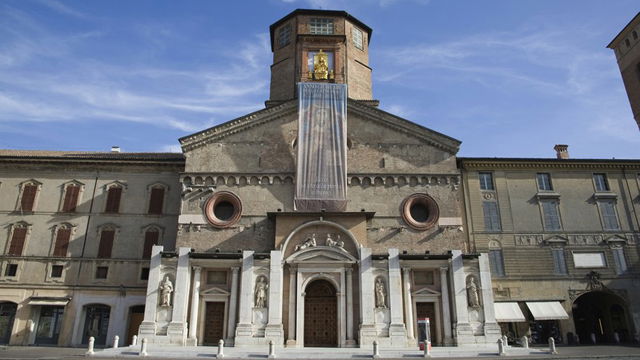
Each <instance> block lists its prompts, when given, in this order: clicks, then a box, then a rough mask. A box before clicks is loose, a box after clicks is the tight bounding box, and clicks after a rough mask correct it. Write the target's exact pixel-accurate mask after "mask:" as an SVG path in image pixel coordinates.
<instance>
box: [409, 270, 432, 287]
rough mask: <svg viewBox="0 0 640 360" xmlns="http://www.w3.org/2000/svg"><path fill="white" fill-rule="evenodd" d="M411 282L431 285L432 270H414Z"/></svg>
mask: <svg viewBox="0 0 640 360" xmlns="http://www.w3.org/2000/svg"><path fill="white" fill-rule="evenodd" d="M413 283H414V284H416V285H433V271H414V272H413Z"/></svg>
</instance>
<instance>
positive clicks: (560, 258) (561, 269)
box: [551, 249, 567, 275]
mask: <svg viewBox="0 0 640 360" xmlns="http://www.w3.org/2000/svg"><path fill="white" fill-rule="evenodd" d="M551 253H552V254H553V272H554V274H556V275H566V274H567V264H566V262H565V260H564V249H552V250H551Z"/></svg>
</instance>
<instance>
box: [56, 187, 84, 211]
mask: <svg viewBox="0 0 640 360" xmlns="http://www.w3.org/2000/svg"><path fill="white" fill-rule="evenodd" d="M69 185H75V186H79V187H80V190H79V191H78V198H77V199H76V210H75V212H76V213H77V212H78V205H79V204H81V203H82V195H84V190H85V185H84V184H83V183H81V182H80V181H78V180H71V181H67V182H65V183H64V184H62V189H61V190H62V196H61V197H60V203H59V204H58V212H63V211H64V209H63V207H64V200H65V199H66V198H67V187H68V186H69Z"/></svg>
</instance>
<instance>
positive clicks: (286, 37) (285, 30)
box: [278, 23, 291, 47]
mask: <svg viewBox="0 0 640 360" xmlns="http://www.w3.org/2000/svg"><path fill="white" fill-rule="evenodd" d="M290 42H291V23H289V24H287V25H284V26H283V27H281V28H280V31H278V46H279V47H283V46H285V45H288V44H289V43H290Z"/></svg>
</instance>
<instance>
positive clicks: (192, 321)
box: [189, 266, 201, 346]
mask: <svg viewBox="0 0 640 360" xmlns="http://www.w3.org/2000/svg"><path fill="white" fill-rule="evenodd" d="M200 271H201V268H200V266H194V267H193V288H192V289H191V316H190V317H189V339H190V341H189V343H190V345H191V346H196V345H198V306H199V305H200Z"/></svg>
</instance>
